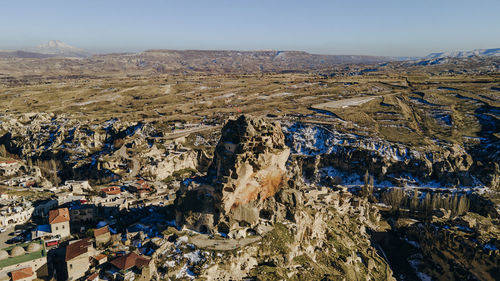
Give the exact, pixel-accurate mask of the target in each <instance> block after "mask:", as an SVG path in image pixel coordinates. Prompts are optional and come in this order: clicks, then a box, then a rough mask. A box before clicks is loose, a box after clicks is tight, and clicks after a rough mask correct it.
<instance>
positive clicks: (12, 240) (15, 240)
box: [7, 236, 24, 244]
mask: <svg viewBox="0 0 500 281" xmlns="http://www.w3.org/2000/svg"><path fill="white" fill-rule="evenodd" d="M20 242H24V238H23V237H22V236H16V237H13V238H10V239H9V240H7V243H8V244H15V243H20Z"/></svg>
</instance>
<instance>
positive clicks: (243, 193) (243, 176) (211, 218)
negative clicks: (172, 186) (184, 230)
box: [176, 116, 290, 233]
mask: <svg viewBox="0 0 500 281" xmlns="http://www.w3.org/2000/svg"><path fill="white" fill-rule="evenodd" d="M289 154H290V149H289V148H288V147H287V146H286V145H285V137H284V135H283V132H282V131H281V126H280V125H279V124H278V123H274V122H268V121H266V120H264V119H260V118H254V117H249V116H241V117H240V118H238V119H237V120H230V121H228V122H227V123H226V125H225V126H224V128H223V129H222V136H221V138H220V140H219V142H218V144H217V146H216V148H215V152H214V158H213V161H212V164H211V165H210V167H209V169H208V173H207V176H206V177H205V178H204V180H202V181H201V182H190V183H189V185H187V186H184V187H183V188H181V190H180V191H179V193H180V194H179V195H178V196H177V201H176V205H177V207H176V211H177V218H176V220H177V223H178V224H183V225H186V226H187V227H189V228H192V229H196V230H198V231H201V232H214V231H218V232H224V233H228V232H229V231H231V230H235V229H237V228H239V226H241V225H244V226H251V227H253V226H256V225H257V223H258V221H259V219H260V211H261V210H262V209H273V207H270V205H273V206H274V205H275V204H273V202H274V195H275V194H276V193H277V192H278V191H279V190H280V188H281V186H282V185H283V184H284V183H285V182H286V174H287V170H286V167H285V164H286V162H287V159H288V156H289ZM266 206H267V207H266ZM272 213H273V214H274V212H272Z"/></svg>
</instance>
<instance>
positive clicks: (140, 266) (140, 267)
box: [106, 252, 156, 281]
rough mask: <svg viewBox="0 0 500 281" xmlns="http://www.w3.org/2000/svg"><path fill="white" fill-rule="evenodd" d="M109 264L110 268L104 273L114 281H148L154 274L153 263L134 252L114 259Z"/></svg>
mask: <svg viewBox="0 0 500 281" xmlns="http://www.w3.org/2000/svg"><path fill="white" fill-rule="evenodd" d="M110 264H111V268H110V269H109V270H108V271H107V272H106V273H107V275H108V276H111V277H113V279H115V280H116V279H118V280H125V281H126V280H138V281H142V280H144V281H146V280H147V281H149V280H152V279H153V276H154V274H155V273H156V269H155V266H154V262H152V260H151V259H148V258H145V257H142V256H140V255H138V254H136V253H135V252H131V253H129V254H127V255H125V256H121V257H119V258H116V259H114V260H112V261H111V262H110Z"/></svg>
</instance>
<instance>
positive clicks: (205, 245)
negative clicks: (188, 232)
mask: <svg viewBox="0 0 500 281" xmlns="http://www.w3.org/2000/svg"><path fill="white" fill-rule="evenodd" d="M260 239H261V237H260V236H253V237H247V238H241V239H210V238H209V237H208V235H203V234H200V235H196V236H193V237H190V238H189V242H191V243H192V244H194V245H195V246H196V247H198V248H202V249H209V250H218V251H229V250H234V249H238V248H240V247H244V246H246V245H248V244H251V243H254V242H256V241H259V240H260Z"/></svg>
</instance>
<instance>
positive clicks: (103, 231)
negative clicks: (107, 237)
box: [94, 225, 109, 237]
mask: <svg viewBox="0 0 500 281" xmlns="http://www.w3.org/2000/svg"><path fill="white" fill-rule="evenodd" d="M106 233H109V228H108V226H107V225H106V226H103V227H101V228H98V229H96V230H94V237H97V236H101V235H103V234H106Z"/></svg>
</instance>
